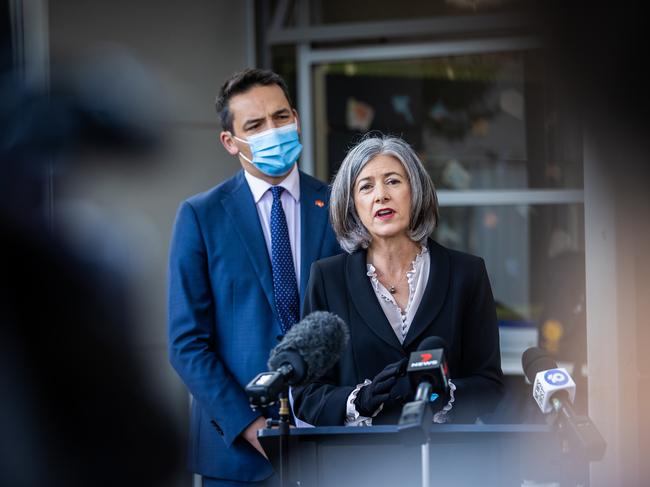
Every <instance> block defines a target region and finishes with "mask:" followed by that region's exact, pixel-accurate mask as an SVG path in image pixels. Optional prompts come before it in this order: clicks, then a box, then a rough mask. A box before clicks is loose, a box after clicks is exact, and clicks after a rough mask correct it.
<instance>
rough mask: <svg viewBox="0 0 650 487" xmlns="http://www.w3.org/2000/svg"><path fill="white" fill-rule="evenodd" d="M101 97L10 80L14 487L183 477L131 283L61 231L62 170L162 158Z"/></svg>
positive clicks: (7, 400)
mask: <svg viewBox="0 0 650 487" xmlns="http://www.w3.org/2000/svg"><path fill="white" fill-rule="evenodd" d="M98 88H99V85H96V86H92V85H86V89H87V91H86V93H82V92H80V91H75V90H74V89H72V88H67V89H66V88H65V87H61V88H56V89H53V90H52V91H51V92H50V93H39V92H36V91H32V90H30V89H29V88H27V87H25V86H24V85H22V83H21V82H20V78H19V77H7V78H5V79H4V80H2V81H0V269H2V271H1V272H0V391H1V392H0V394H1V396H2V400H0V431H2V434H0V485H3V486H4V485H7V486H16V487H22V486H36V485H48V486H88V485H93V486H116V485H120V486H125V485H126V486H129V485H133V486H135V485H138V486H139V485H168V484H170V483H171V481H172V480H173V476H174V475H175V474H177V472H178V469H179V468H180V465H179V463H180V462H179V461H180V460H181V458H182V455H181V453H180V451H181V450H180V448H179V444H178V439H179V438H178V432H177V431H176V430H175V428H174V427H173V421H172V418H171V417H168V416H167V415H166V414H165V413H164V411H166V410H167V409H166V408H165V405H159V404H156V403H154V401H153V399H152V398H153V397H154V396H157V394H153V391H152V390H151V389H150V387H151V382H152V381H151V380H150V378H148V377H144V376H143V374H142V373H141V368H140V367H139V365H138V363H137V360H136V357H135V355H134V354H133V344H132V341H131V338H130V333H131V332H132V331H133V329H134V323H133V320H132V317H131V313H130V302H129V299H128V298H129V297H128V296H127V295H126V292H125V290H126V289H127V286H126V285H125V284H126V283H125V279H124V276H122V275H121V274H120V272H119V271H118V270H117V269H114V268H111V267H109V266H108V265H106V264H105V263H104V264H102V262H101V261H94V262H93V263H92V265H90V264H89V263H88V262H87V260H85V259H82V258H80V256H79V255H76V254H75V253H73V252H72V250H71V249H70V248H69V247H67V246H66V245H65V244H64V243H63V242H64V240H63V239H61V238H59V236H58V235H57V232H52V231H50V230H51V228H52V225H51V224H52V222H51V221H48V215H49V214H50V213H51V212H50V211H49V210H50V208H49V206H50V204H51V203H50V196H49V195H50V193H49V191H48V185H49V184H50V183H51V179H50V178H51V173H52V172H53V171H55V170H56V168H57V167H58V165H59V164H66V163H68V162H71V161H74V159H75V156H76V155H78V153H79V152H78V151H79V150H81V149H83V148H89V149H91V150H94V151H100V152H106V151H111V152H114V151H119V152H118V153H123V154H125V155H126V154H128V155H133V154H148V153H149V151H150V150H152V149H153V148H155V146H156V145H155V142H156V138H155V133H154V132H153V131H149V130H146V129H142V130H140V129H141V128H143V127H141V126H138V125H137V124H133V123H131V121H132V120H135V119H134V118H132V117H131V115H130V114H126V115H125V114H124V112H122V111H120V110H119V109H117V108H116V107H115V106H114V105H111V104H109V103H105V101H106V100H107V97H105V96H102V92H101V90H99V89H98ZM125 95H126V94H125ZM130 160H132V159H130Z"/></svg>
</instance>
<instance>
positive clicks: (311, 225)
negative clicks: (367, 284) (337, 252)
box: [300, 172, 328, 310]
mask: <svg viewBox="0 0 650 487" xmlns="http://www.w3.org/2000/svg"><path fill="white" fill-rule="evenodd" d="M327 196H328V195H327V187H326V186H324V185H323V186H321V187H316V186H315V185H314V184H313V181H311V180H309V179H308V178H306V177H305V175H304V174H303V173H302V172H301V173H300V298H301V299H300V308H301V310H302V298H303V297H304V296H305V289H306V288H307V280H308V279H309V270H310V268H311V264H312V262H314V261H315V260H318V259H319V258H320V257H321V255H320V249H321V246H322V244H323V237H324V232H325V228H326V225H327V222H328V205H327Z"/></svg>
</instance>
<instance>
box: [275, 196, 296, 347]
mask: <svg viewBox="0 0 650 487" xmlns="http://www.w3.org/2000/svg"><path fill="white" fill-rule="evenodd" d="M283 191H284V188H282V187H280V186H272V187H271V194H272V195H273V205H272V206H271V267H272V270H273V292H274V294H275V309H276V310H277V311H278V316H279V317H280V326H281V328H282V334H283V335H284V334H285V333H286V332H287V331H289V328H291V326H292V325H293V324H294V323H296V322H297V321H298V314H299V312H300V305H299V303H298V284H297V282H296V271H295V270H294V267H293V256H292V254H291V242H290V241H289V230H288V228H287V218H286V216H285V215H284V210H283V209H282V201H281V200H280V196H281V195H282V192H283Z"/></svg>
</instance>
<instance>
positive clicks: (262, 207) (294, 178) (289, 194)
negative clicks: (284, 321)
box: [244, 164, 300, 289]
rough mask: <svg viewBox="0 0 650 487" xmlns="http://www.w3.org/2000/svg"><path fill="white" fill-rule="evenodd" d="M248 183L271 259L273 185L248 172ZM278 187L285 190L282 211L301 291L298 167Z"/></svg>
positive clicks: (297, 282)
mask: <svg viewBox="0 0 650 487" xmlns="http://www.w3.org/2000/svg"><path fill="white" fill-rule="evenodd" d="M244 177H245V178H246V182H247V183H248V186H249V187H250V189H251V193H253V200H254V201H255V207H256V208H257V215H258V216H259V218H260V224H261V225H262V232H263V233H264V241H265V242H266V249H267V250H268V252H269V259H270V258H271V206H272V205H273V195H272V194H271V192H270V191H269V188H271V186H272V185H271V184H269V183H267V182H266V181H264V180H263V179H260V178H256V177H255V176H253V175H252V174H250V173H248V171H244ZM278 186H282V187H283V188H284V189H285V190H284V191H283V192H282V195H281V196H280V200H281V202H282V209H283V210H284V215H285V216H286V218H287V229H288V230H289V241H290V243H291V255H292V256H293V268H294V270H295V271H296V284H298V289H300V174H299V173H298V165H297V164H296V165H294V166H293V169H292V170H291V172H290V173H289V175H288V176H287V177H286V178H284V181H282V182H281V183H280V184H279V185H278Z"/></svg>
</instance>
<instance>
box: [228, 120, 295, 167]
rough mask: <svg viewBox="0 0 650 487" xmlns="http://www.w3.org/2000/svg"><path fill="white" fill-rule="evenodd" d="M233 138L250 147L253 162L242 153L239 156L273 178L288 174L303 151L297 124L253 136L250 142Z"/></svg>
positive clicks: (249, 138)
mask: <svg viewBox="0 0 650 487" xmlns="http://www.w3.org/2000/svg"><path fill="white" fill-rule="evenodd" d="M233 138H235V139H236V140H238V141H240V142H243V143H244V144H248V145H250V147H251V152H252V154H253V160H252V161H251V160H250V159H249V158H247V157H246V156H245V155H244V154H242V153H241V152H240V153H239V155H240V156H242V157H243V158H244V159H245V160H247V161H248V162H250V163H251V164H253V165H254V166H255V167H256V168H257V169H259V170H260V171H262V172H263V173H264V174H266V175H267V176H272V177H274V176H282V175H284V174H286V173H288V172H289V171H290V170H291V168H292V167H293V164H294V163H295V162H296V161H297V160H298V156H299V155H300V152H301V151H302V144H301V143H300V139H299V138H298V127H297V126H296V123H295V122H294V123H290V124H288V125H283V126H282V127H279V128H273V129H269V130H265V131H264V132H261V133H259V134H255V135H251V136H250V137H248V140H243V139H240V138H239V137H235V136H234V135H233Z"/></svg>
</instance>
